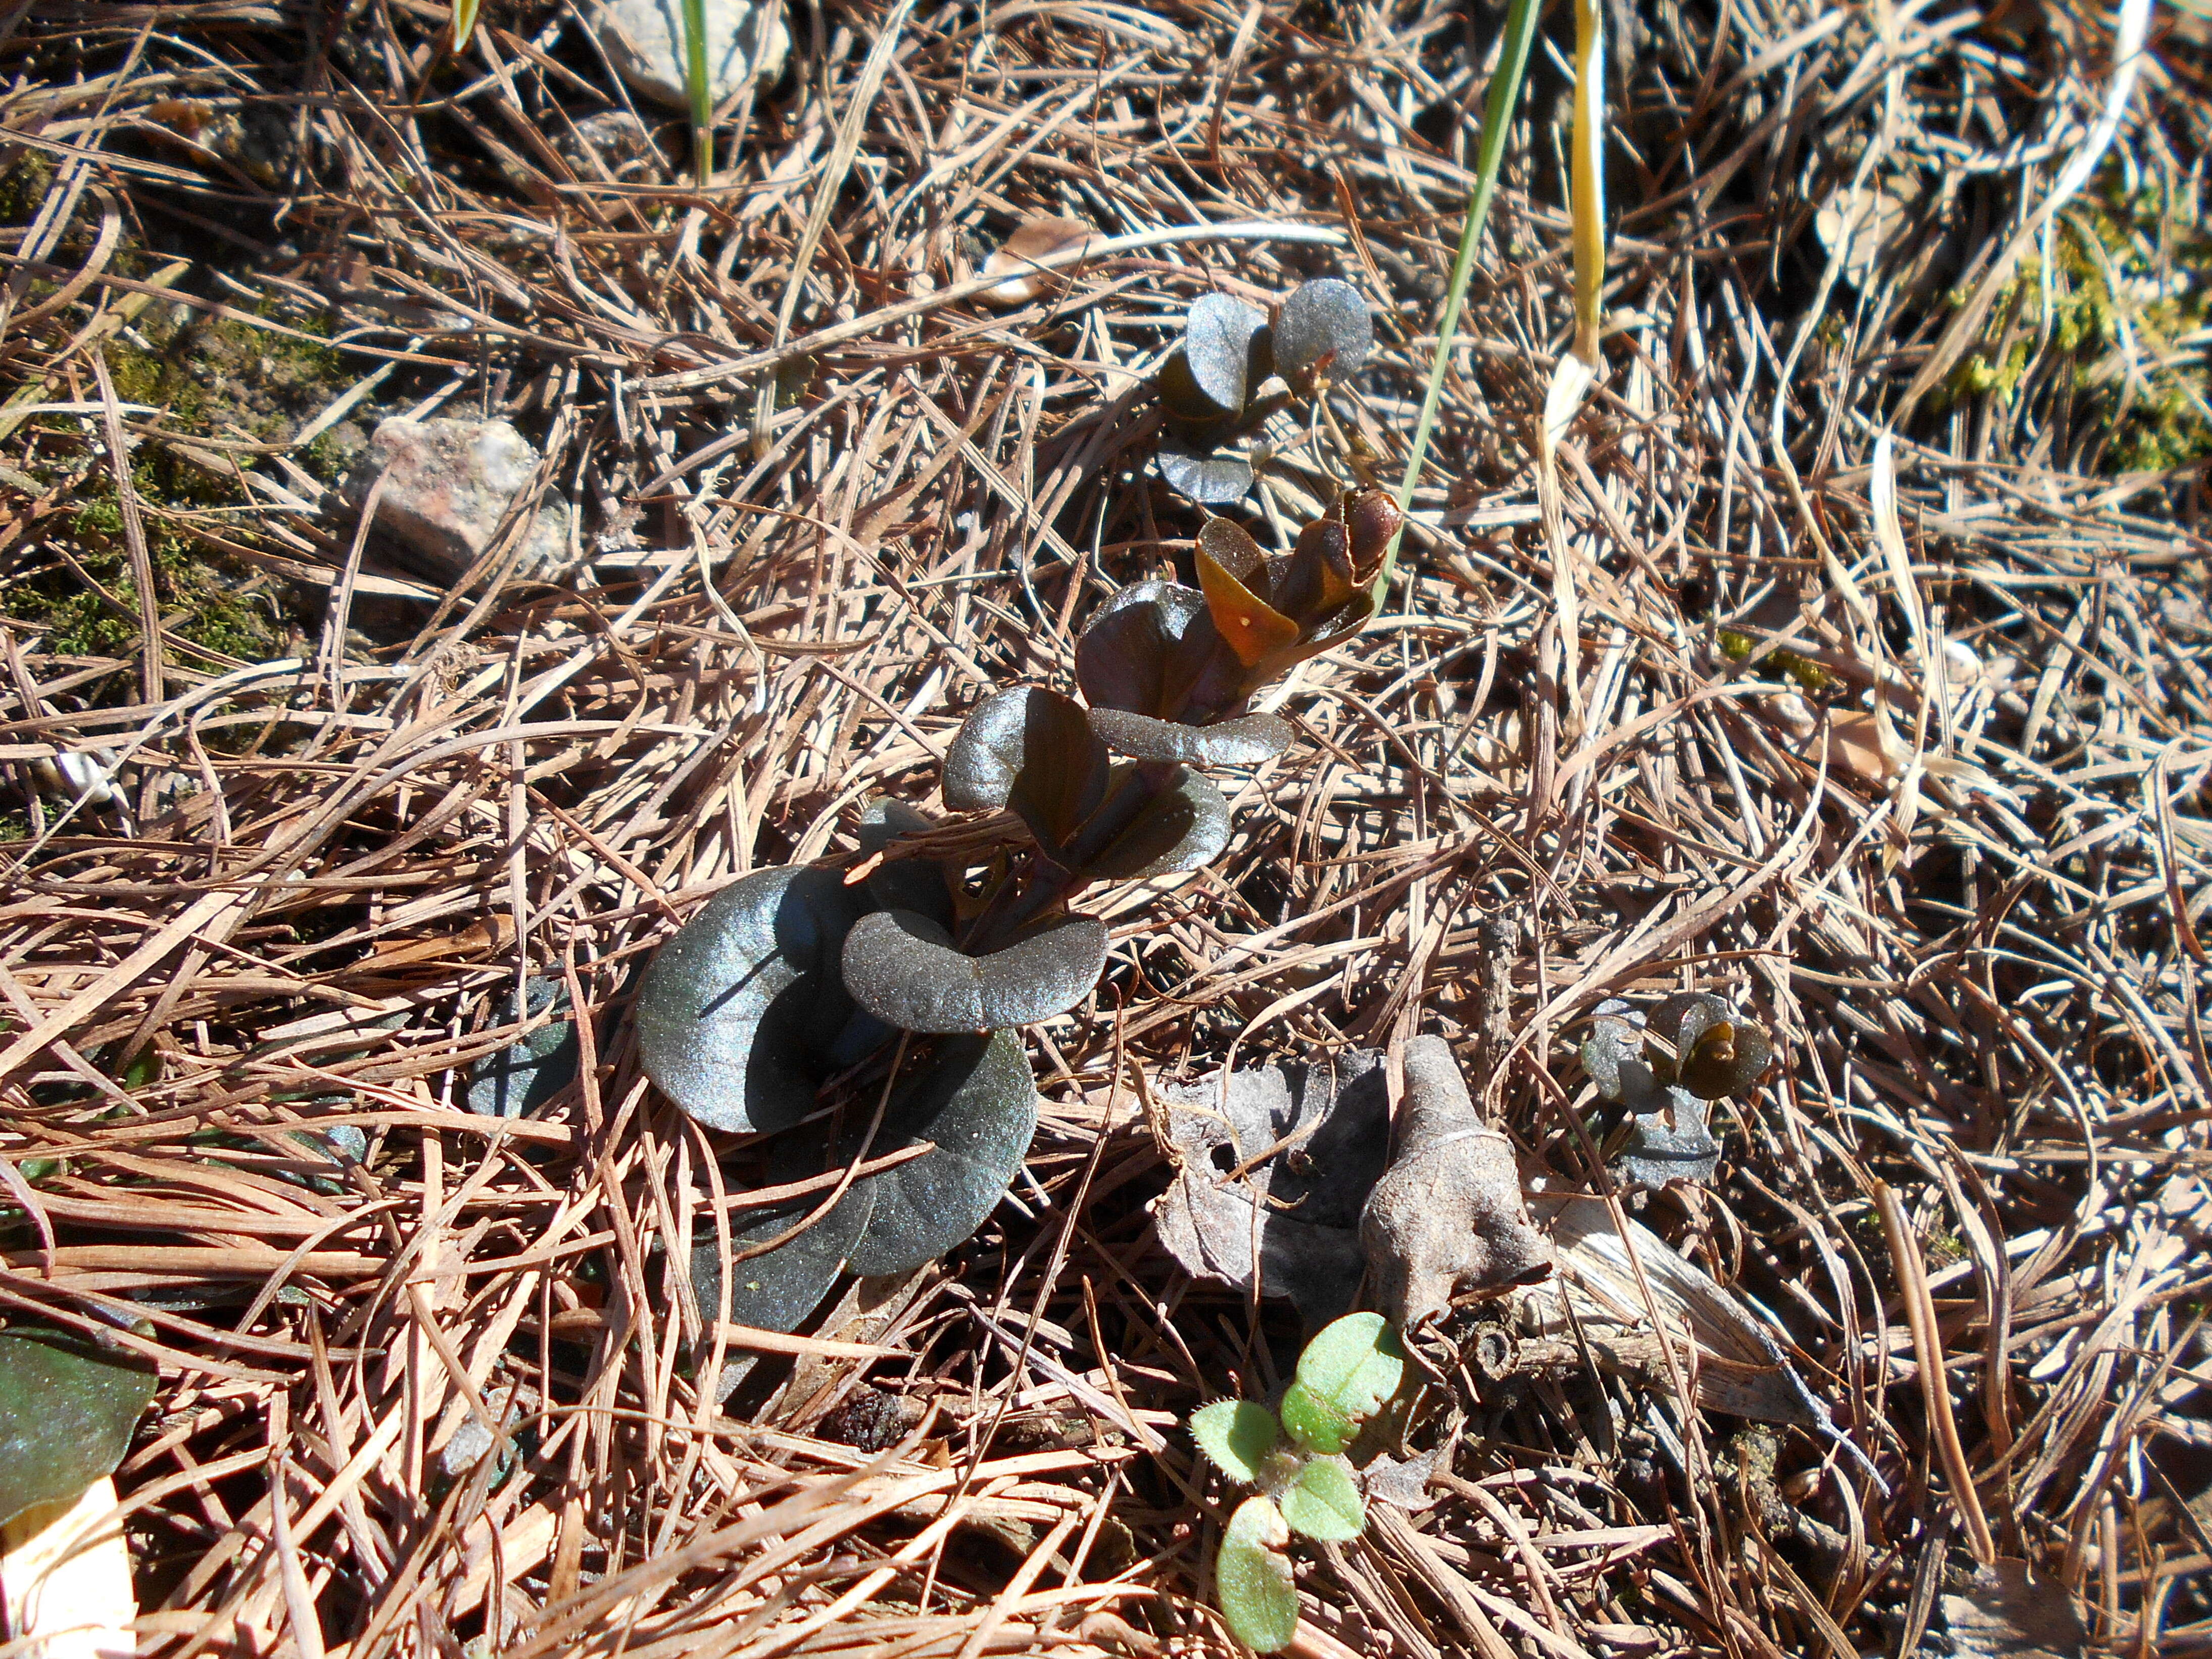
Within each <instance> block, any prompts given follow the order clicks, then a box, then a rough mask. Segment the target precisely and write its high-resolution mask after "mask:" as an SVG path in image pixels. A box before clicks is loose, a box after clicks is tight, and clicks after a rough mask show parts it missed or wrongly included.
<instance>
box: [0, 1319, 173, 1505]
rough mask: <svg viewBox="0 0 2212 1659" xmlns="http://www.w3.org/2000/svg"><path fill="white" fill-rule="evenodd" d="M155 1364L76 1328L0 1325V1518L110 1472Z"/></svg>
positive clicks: (70, 1493) (150, 1390) (146, 1397)
mask: <svg viewBox="0 0 2212 1659" xmlns="http://www.w3.org/2000/svg"><path fill="white" fill-rule="evenodd" d="M154 1381H155V1377H154V1368H153V1367H152V1366H150V1365H149V1364H145V1362H143V1360H140V1359H138V1358H137V1357H136V1356H133V1355H129V1354H125V1353H122V1352H116V1351H114V1350H111V1349H107V1348H104V1347H101V1346H100V1345H99V1344H97V1343H95V1342H94V1341H92V1340H88V1339H87V1338H85V1337H82V1336H79V1335H77V1334H75V1333H74V1332H67V1331H57V1330H46V1329H30V1328H25V1327H23V1326H20V1325H19V1326H15V1327H14V1328H11V1329H9V1330H5V1331H0V1522H8V1521H12V1520H14V1519H15V1517H16V1516H19V1515H21V1513H22V1512H23V1511H24V1510H27V1509H29V1508H30V1507H31V1506H32V1505H33V1504H54V1503H60V1502H63V1501H64V1500H68V1499H73V1498H76V1496H77V1494H78V1493H80V1492H82V1491H83V1490H84V1489H85V1488H86V1487H87V1486H90V1485H91V1484H92V1483H93V1482H94V1481H95V1480H102V1479H104V1478H105V1477H106V1476H107V1475H110V1474H113V1473H114V1472H115V1466H116V1465H117V1464H118V1463H120V1462H122V1461H123V1454H124V1453H125V1451H126V1450H128V1449H130V1445H131V1430H132V1429H133V1428H134V1427H136V1426H137V1422H138V1419H139V1417H140V1415H141V1414H142V1413H143V1412H144V1411H145V1409H146V1406H147V1402H148V1401H150V1400H152V1399H153V1397H154Z"/></svg>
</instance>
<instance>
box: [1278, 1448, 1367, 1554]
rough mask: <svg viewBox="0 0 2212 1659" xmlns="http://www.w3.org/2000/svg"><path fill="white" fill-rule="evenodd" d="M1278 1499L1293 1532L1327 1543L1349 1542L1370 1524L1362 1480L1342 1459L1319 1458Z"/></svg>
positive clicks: (1304, 1469) (1308, 1465) (1303, 1470)
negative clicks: (1362, 1495)
mask: <svg viewBox="0 0 2212 1659" xmlns="http://www.w3.org/2000/svg"><path fill="white" fill-rule="evenodd" d="M1276 1501H1277V1502H1278V1503H1279V1504H1281V1506H1282V1510H1283V1519H1284V1520H1285V1522H1288V1523H1289V1525H1290V1528H1291V1531H1292V1532H1294V1533H1297V1534H1299V1535H1301V1536H1302V1537H1306V1538H1312V1539H1316V1540H1318V1541H1321V1542H1322V1543H1325V1544H1342V1543H1346V1542H1348V1541H1351V1540H1352V1539H1354V1538H1357V1537H1358V1536H1359V1533H1360V1529H1361V1528H1363V1527H1364V1526H1365V1525H1366V1524H1367V1504H1366V1502H1365V1500H1364V1499H1363V1498H1361V1497H1360V1495H1359V1483H1358V1481H1357V1480H1353V1479H1352V1466H1351V1465H1350V1464H1349V1463H1346V1462H1344V1461H1343V1460H1342V1459H1341V1458H1336V1457H1316V1458H1315V1459H1314V1460H1313V1461H1312V1462H1310V1463H1308V1464H1307V1465H1306V1466H1305V1467H1304V1468H1302V1469H1300V1470H1299V1471H1298V1472H1297V1476H1296V1477H1295V1478H1294V1479H1293V1480H1291V1483H1290V1485H1289V1486H1285V1487H1284V1488H1283V1490H1282V1491H1281V1492H1279V1493H1277V1494H1276Z"/></svg>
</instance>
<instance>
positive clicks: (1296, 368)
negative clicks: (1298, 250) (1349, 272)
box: [1274, 276, 1375, 392]
mask: <svg viewBox="0 0 2212 1659" xmlns="http://www.w3.org/2000/svg"><path fill="white" fill-rule="evenodd" d="M1274 345H1275V367H1276V369H1277V371H1278V372H1279V373H1280V374H1281V375H1282V377H1283V378H1284V379H1285V380H1288V381H1289V382H1290V383H1291V385H1292V386H1296V387H1297V389H1298V390H1299V391H1300V392H1311V391H1312V390H1313V387H1314V386H1315V384H1316V381H1319V380H1343V379H1344V378H1345V377H1346V375H1348V374H1352V372H1353V371H1354V370H1355V369H1357V368H1358V367H1359V366H1360V364H1362V363H1364V362H1366V361H1367V354H1368V353H1369V352H1370V351H1372V350H1374V349H1375V319H1374V318H1373V316H1372V315H1371V314H1370V313H1369V311H1368V309H1367V301H1365V300H1364V299H1362V298H1361V297H1360V294H1359V290H1358V289H1356V288H1354V287H1352V284H1351V283H1347V282H1346V281H1344V280H1343V279H1342V278H1341V277H1338V276H1322V277H1319V278H1316V280H1315V281H1313V282H1310V283H1301V284H1300V285H1299V286H1298V288H1297V291H1296V292H1295V293H1293V294H1292V295H1291V297H1290V298H1289V299H1287V300H1285V301H1283V308H1282V310H1281V311H1280V312H1279V313H1277V315H1276V318H1275V337H1274Z"/></svg>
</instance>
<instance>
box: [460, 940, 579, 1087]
mask: <svg viewBox="0 0 2212 1659" xmlns="http://www.w3.org/2000/svg"><path fill="white" fill-rule="evenodd" d="M540 1015H552V1016H555V1018H550V1019H549V1020H548V1021H547V1023H546V1024H544V1025H541V1026H539V1027H538V1029H537V1030H534V1031H532V1032H531V1033H529V1035H527V1036H524V1037H522V1038H521V1039H520V1040H519V1041H518V1042H513V1043H510V1044H509V1045H508V1046H507V1047H506V1048H501V1049H500V1050H498V1051H497V1052H496V1053H494V1054H486V1055H485V1056H484V1057H483V1059H482V1060H478V1061H477V1063H476V1064H475V1065H474V1066H471V1067H470V1069H469V1086H468V1090H467V1091H466V1093H465V1095H464V1097H463V1098H464V1099H465V1101H466V1102H467V1103H468V1108H469V1109H470V1110H471V1111H472V1112H480V1113H482V1114H483V1115H485V1116H486V1117H534V1116H536V1115H538V1113H539V1112H541V1111H543V1110H544V1109H545V1107H546V1106H547V1105H548V1104H549V1103H550V1102H551V1101H552V1099H553V1097H555V1096H556V1095H558V1094H559V1093H560V1092H561V1091H562V1090H563V1089H565V1088H567V1087H568V1085H570V1084H571V1083H573V1082H574V1081H575V1079H576V1060H577V1056H578V1054H579V1053H580V1045H579V1044H578V1042H577V1040H576V1022H575V1020H574V1018H573V1017H570V1014H569V1007H568V985H567V984H566V983H565V982H564V981H561V980H557V979H554V978H551V977H550V976H548V975H539V976H538V977H537V978H534V979H532V981H530V982H529V985H528V987H527V988H526V991H525V993H524V995H523V998H522V1006H520V1007H517V1006H515V998H514V997H513V995H512V994H509V996H508V997H507V1003H506V1014H505V1018H504V1020H503V1021H502V1024H508V1025H519V1024H522V1023H523V1021H524V1019H525V1018H531V1019H535V1018H538V1017H539V1016H540Z"/></svg>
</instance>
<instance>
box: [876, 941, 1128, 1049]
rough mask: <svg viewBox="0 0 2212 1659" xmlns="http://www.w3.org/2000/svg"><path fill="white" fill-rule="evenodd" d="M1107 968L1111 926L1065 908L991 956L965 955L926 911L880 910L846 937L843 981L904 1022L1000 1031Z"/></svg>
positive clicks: (939, 1029) (1069, 997) (1079, 993)
mask: <svg viewBox="0 0 2212 1659" xmlns="http://www.w3.org/2000/svg"><path fill="white" fill-rule="evenodd" d="M1105 969H1106V928H1105V926H1104V924H1103V923H1102V922H1100V921H1098V920H1097V918H1096V917H1092V916H1064V917H1062V918H1060V920H1059V921H1054V922H1050V923H1048V924H1047V925H1046V926H1045V927H1042V928H1040V929H1038V930H1037V931H1036V932H1035V933H1031V934H1030V936H1029V937H1028V938H1026V939H1021V940H1019V941H1018V942H1017V943H1015V944H1012V945H1008V946H1006V949H1005V950H1003V951H994V952H992V953H991V954H990V955H989V956H984V957H971V956H964V955H963V954H962V953H961V952H960V951H957V950H955V949H954V948H953V946H952V941H951V936H950V935H949V934H947V933H945V929H943V928H942V927H939V926H938V925H937V924H936V923H935V922H933V921H930V920H929V919H928V918H927V916H922V915H916V914H915V912H913V911H911V910H881V911H878V912H877V913H876V914H875V915H871V916H865V917H863V918H862V919H861V920H860V921H859V922H858V923H857V924H855V926H854V928H853V931H852V932H851V933H849V934H848V935H847V937H846V939H845V954H844V973H845V987H846V989H848V991H850V992H851V993H852V994H853V998H854V1000H855V1001H857V1002H858V1003H859V1004H860V1006H862V1007H863V1008H865V1009H866V1010H867V1011H868V1012H870V1013H872V1014H873V1015H875V1017H876V1018H878V1019H880V1020H883V1021H884V1022H886V1023H887V1024H892V1025H896V1026H898V1027H899V1028H901V1029H902V1030H908V1031H921V1032H925V1033H933V1034H938V1035H946V1034H950V1033H952V1032H956V1031H995V1030H1000V1029H1001V1028H1003V1027H1005V1026H1008V1025H1027V1024H1031V1023H1033V1022H1035V1021H1036V1020H1040V1019H1049V1018H1052V1016H1053V1015H1054V1014H1060V1013H1065V1012H1067V1010H1069V1009H1070V1008H1073V1006H1075V1005H1076V1004H1077V1003H1079V1002H1080V1001H1082V1000H1083V999H1084V998H1085V997H1086V996H1088V995H1089V994H1091V987H1092V986H1094V985H1096V984H1097V983H1098V975H1100V974H1102V973H1103V972H1104V971H1105Z"/></svg>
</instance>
